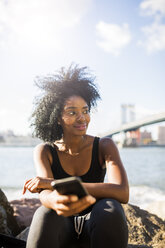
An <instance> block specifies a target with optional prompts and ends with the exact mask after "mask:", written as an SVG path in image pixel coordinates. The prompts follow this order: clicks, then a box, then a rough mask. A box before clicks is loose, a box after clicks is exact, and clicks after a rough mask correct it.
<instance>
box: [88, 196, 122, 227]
mask: <svg viewBox="0 0 165 248" xmlns="http://www.w3.org/2000/svg"><path fill="white" fill-rule="evenodd" d="M92 212H93V214H94V216H95V217H94V218H95V219H96V220H97V222H99V224H102V226H106V227H107V225H108V224H109V225H111V226H112V225H113V223H115V225H116V224H121V223H126V218H125V214H124V211H123V208H122V206H121V204H120V203H119V202H118V201H116V200H114V199H109V198H106V199H101V200H99V201H98V202H97V203H96V204H95V206H94V207H93V210H92ZM105 224H106V225H105Z"/></svg>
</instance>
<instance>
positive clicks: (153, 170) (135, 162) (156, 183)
mask: <svg viewBox="0 0 165 248" xmlns="http://www.w3.org/2000/svg"><path fill="white" fill-rule="evenodd" d="M119 152H120V156H121V159H122V161H123V164H124V167H125V169H126V172H127V175H128V179H129V184H130V201H129V202H130V203H132V204H136V205H138V206H140V207H143V208H146V206H147V205H148V204H150V203H153V202H156V201H165V147H162V148H160V147H159V148H158V147H151V148H149V147H143V148H122V149H120V150H119ZM33 176H35V169H34V163H33V147H0V188H1V189H2V190H3V191H4V192H5V194H6V195H7V198H8V200H13V199H21V198H23V197H36V194H31V193H27V194H26V195H25V196H22V194H21V189H22V185H23V183H24V181H25V180H26V179H28V178H31V177H33ZM106 181H107V178H105V182H106Z"/></svg>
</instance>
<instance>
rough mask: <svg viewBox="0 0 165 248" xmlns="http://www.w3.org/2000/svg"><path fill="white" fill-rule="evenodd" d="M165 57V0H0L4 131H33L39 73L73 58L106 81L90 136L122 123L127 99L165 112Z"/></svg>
mask: <svg viewBox="0 0 165 248" xmlns="http://www.w3.org/2000/svg"><path fill="white" fill-rule="evenodd" d="M164 61H165V0H136V1H135V0H125V1H123V0H113V1H112V0H102V1H99V0H78V1H77V0H60V1H58V0H28V1H26V0H0V132H1V131H5V130H9V129H11V130H13V131H14V132H15V133H16V134H23V135H26V134H28V133H31V130H30V128H29V126H30V121H29V117H30V115H31V113H32V110H33V108H34V105H33V103H34V97H35V96H37V95H38V94H39V92H38V89H37V88H36V86H35V84H34V81H35V78H36V77H37V76H46V75H48V74H53V73H55V72H56V71H57V70H59V69H60V68H61V67H62V66H64V67H68V66H69V65H70V64H71V63H75V64H78V65H79V66H82V67H83V66H88V67H89V69H90V71H91V72H92V74H93V75H95V76H96V83H97V84H98V86H99V90H100V94H101V98H102V100H101V101H100V102H99V103H98V108H97V111H95V112H94V113H92V116H91V117H92V118H91V124H90V126H89V130H88V132H89V133H91V134H93V135H97V134H103V133H104V132H106V133H107V131H108V130H111V129H114V128H116V127H118V126H120V124H121V104H134V105H135V112H136V119H140V118H143V117H144V116H147V115H151V114H154V113H159V112H163V111H165V97H164V95H165V82H164V79H165V69H164V64H165V63H164ZM160 125H161V124H160ZM162 125H163V124H162ZM154 126H155V125H154ZM148 129H152V127H149V128H148Z"/></svg>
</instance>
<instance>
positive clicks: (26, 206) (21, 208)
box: [10, 198, 41, 230]
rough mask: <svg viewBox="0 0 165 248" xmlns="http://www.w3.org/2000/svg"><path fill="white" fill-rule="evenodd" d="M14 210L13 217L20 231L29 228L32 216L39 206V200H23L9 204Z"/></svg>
mask: <svg viewBox="0 0 165 248" xmlns="http://www.w3.org/2000/svg"><path fill="white" fill-rule="evenodd" d="M10 204H11V206H12V207H13V210H14V216H15V218H16V220H17V223H18V225H19V228H20V229H21V230H23V229H25V228H26V227H28V226H30V224H31V221H32V218H33V214H34V212H35V211H36V209H37V208H38V207H39V206H41V203H40V200H39V199H36V198H31V199H30V198H24V199H21V200H13V201H11V202H10Z"/></svg>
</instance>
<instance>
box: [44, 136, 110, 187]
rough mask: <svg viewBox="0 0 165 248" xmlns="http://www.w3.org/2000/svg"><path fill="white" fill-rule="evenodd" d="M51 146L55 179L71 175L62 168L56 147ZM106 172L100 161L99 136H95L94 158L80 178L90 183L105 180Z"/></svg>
mask: <svg viewBox="0 0 165 248" xmlns="http://www.w3.org/2000/svg"><path fill="white" fill-rule="evenodd" d="M49 148H50V151H51V154H52V157H53V162H52V165H51V169H52V173H53V176H54V179H61V178H65V177H70V176H71V175H69V174H67V173H66V172H65V171H64V169H63V168H62V166H61V163H60V160H59V157H58V154H57V151H56V149H55V147H53V146H51V145H49ZM105 173H106V168H102V167H101V165H100V163H99V138H98V137H95V138H94V142H93V148H92V160H91V164H90V168H89V170H88V171H87V172H86V173H85V174H84V175H82V176H80V178H81V179H82V181H83V182H88V183H97V182H103V181H104V177H105Z"/></svg>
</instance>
